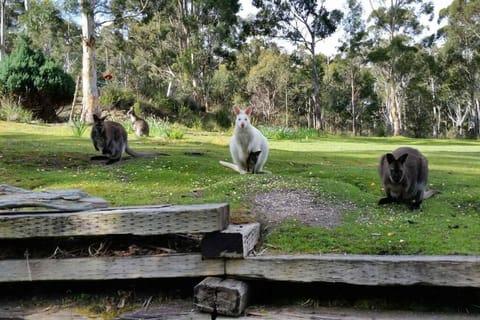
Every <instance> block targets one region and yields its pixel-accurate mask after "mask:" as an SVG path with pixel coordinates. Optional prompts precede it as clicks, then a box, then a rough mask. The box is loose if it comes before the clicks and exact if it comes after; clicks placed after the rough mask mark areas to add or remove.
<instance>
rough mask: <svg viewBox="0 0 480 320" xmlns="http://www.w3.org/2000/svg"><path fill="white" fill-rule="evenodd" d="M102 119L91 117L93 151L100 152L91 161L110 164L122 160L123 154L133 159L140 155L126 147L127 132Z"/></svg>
mask: <svg viewBox="0 0 480 320" xmlns="http://www.w3.org/2000/svg"><path fill="white" fill-rule="evenodd" d="M106 117H107V116H104V117H99V116H97V115H96V114H94V115H93V121H94V123H93V127H92V132H91V134H90V137H91V139H92V142H93V146H94V147H95V150H97V151H101V152H102V155H101V156H93V157H91V158H90V159H91V160H108V161H107V162H106V164H112V163H114V162H117V161H119V160H120V159H121V158H122V155H123V153H124V152H127V153H128V154H129V155H131V156H133V157H139V156H141V154H139V153H137V152H135V151H133V150H132V149H130V148H129V147H128V141H127V131H126V130H125V128H124V127H123V126H122V125H121V124H120V123H117V122H114V121H105V118H106Z"/></svg>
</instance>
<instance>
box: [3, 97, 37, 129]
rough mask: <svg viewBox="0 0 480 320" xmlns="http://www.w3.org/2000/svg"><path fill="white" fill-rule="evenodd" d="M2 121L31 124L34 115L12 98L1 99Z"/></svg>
mask: <svg viewBox="0 0 480 320" xmlns="http://www.w3.org/2000/svg"><path fill="white" fill-rule="evenodd" d="M0 119H2V120H5V121H16V122H25V123H28V122H31V121H32V119H33V113H32V111H30V110H27V109H25V108H23V107H22V106H21V105H20V104H19V103H17V102H15V101H14V100H12V99H10V98H2V99H0Z"/></svg>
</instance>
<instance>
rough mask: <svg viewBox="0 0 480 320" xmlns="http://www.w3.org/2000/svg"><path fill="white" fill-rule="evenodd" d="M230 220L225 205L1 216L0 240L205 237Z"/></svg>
mask: <svg viewBox="0 0 480 320" xmlns="http://www.w3.org/2000/svg"><path fill="white" fill-rule="evenodd" d="M229 219H230V217H229V206H228V204H225V203H220V204H202V205H178V206H139V207H124V208H122V207H118V208H105V209H98V210H91V211H83V212H62V213H32V214H12V215H0V238H4V239H21V238H31V237H65V236H92V235H106V234H119V235H120V234H131V235H160V234H171V233H204V232H213V231H220V230H223V229H225V228H226V227H227V226H228V223H229Z"/></svg>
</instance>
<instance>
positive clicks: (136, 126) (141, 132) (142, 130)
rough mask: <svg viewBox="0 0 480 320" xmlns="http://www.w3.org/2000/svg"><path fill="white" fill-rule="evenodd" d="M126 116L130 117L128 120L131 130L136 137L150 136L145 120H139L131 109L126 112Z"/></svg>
mask: <svg viewBox="0 0 480 320" xmlns="http://www.w3.org/2000/svg"><path fill="white" fill-rule="evenodd" d="M127 115H128V116H130V120H131V121H132V125H133V130H134V131H135V134H136V135H137V137H141V136H145V137H148V136H149V135H150V127H149V126H148V122H147V121H145V119H142V118H140V117H139V116H137V115H136V114H135V110H134V109H133V107H130V109H129V110H128V111H127Z"/></svg>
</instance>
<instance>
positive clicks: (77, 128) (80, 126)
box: [71, 117, 88, 137]
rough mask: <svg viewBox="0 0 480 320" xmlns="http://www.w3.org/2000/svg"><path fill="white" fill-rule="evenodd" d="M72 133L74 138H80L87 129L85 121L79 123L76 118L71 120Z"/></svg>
mask: <svg viewBox="0 0 480 320" xmlns="http://www.w3.org/2000/svg"><path fill="white" fill-rule="evenodd" d="M71 127H72V132H73V135H74V136H75V137H81V136H83V134H84V133H85V131H86V130H87V128H88V125H87V123H86V122H85V121H81V120H80V119H79V118H78V117H76V118H74V119H72V123H71Z"/></svg>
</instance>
